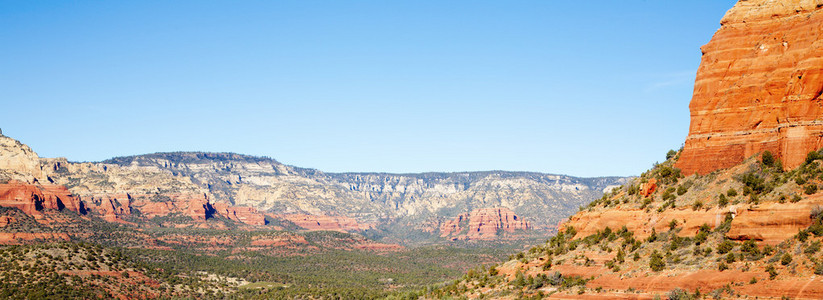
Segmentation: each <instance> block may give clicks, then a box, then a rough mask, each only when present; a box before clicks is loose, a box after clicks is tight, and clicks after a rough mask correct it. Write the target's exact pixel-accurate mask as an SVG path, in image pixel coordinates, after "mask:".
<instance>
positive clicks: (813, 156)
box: [806, 151, 820, 164]
mask: <svg viewBox="0 0 823 300" xmlns="http://www.w3.org/2000/svg"><path fill="white" fill-rule="evenodd" d="M819 158H820V154H819V153H817V151H811V152H809V153H807V154H806V163H807V164H810V163H812V162H813V161H815V160H817V159H819Z"/></svg>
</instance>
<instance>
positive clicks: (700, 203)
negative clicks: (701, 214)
mask: <svg viewBox="0 0 823 300" xmlns="http://www.w3.org/2000/svg"><path fill="white" fill-rule="evenodd" d="M701 208H703V201H700V200H694V204H692V210H699V209H701Z"/></svg>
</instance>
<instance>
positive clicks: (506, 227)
mask: <svg viewBox="0 0 823 300" xmlns="http://www.w3.org/2000/svg"><path fill="white" fill-rule="evenodd" d="M529 229H531V225H530V224H529V222H527V221H526V220H523V218H521V217H518V216H517V215H515V214H514V212H513V211H511V210H510V209H508V208H505V207H501V208H481V209H476V210H473V211H472V212H470V213H463V214H460V215H458V216H457V217H455V218H454V219H451V220H449V221H446V222H444V223H443V224H441V225H440V236H441V237H447V238H451V239H454V240H457V239H460V240H489V239H495V238H497V237H498V235H499V234H500V233H501V231H502V232H508V233H512V232H515V231H518V230H529Z"/></svg>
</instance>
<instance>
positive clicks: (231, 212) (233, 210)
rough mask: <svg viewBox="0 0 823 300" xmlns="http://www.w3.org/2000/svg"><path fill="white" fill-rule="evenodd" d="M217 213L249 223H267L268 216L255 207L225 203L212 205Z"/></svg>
mask: <svg viewBox="0 0 823 300" xmlns="http://www.w3.org/2000/svg"><path fill="white" fill-rule="evenodd" d="M212 206H213V207H214V210H215V211H217V214H219V215H221V216H224V217H226V218H227V219H229V220H233V221H237V222H243V223H246V224H249V225H266V218H265V216H263V214H261V213H259V212H258V211H257V209H256V208H253V207H238V206H229V205H228V204H225V203H215V204H214V205H212Z"/></svg>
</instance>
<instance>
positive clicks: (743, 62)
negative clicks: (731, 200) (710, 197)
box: [677, 0, 823, 175]
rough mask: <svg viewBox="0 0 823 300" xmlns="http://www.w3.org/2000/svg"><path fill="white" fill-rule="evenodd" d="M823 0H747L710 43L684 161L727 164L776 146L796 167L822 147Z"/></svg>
mask: <svg viewBox="0 0 823 300" xmlns="http://www.w3.org/2000/svg"><path fill="white" fill-rule="evenodd" d="M821 7H823V0H786V1H774V0H748V1H740V2H738V4H737V5H735V6H734V7H733V8H732V9H731V10H729V11H728V12H727V13H726V15H725V16H724V17H723V19H722V21H721V27H720V29H719V30H718V31H717V32H716V33H715V35H714V37H712V39H711V41H710V42H709V43H708V44H706V45H705V46H703V47H702V48H701V49H702V52H703V57H702V60H701V63H700V67H699V68H698V71H697V78H696V81H695V86H694V95H693V98H692V101H691V103H690V105H689V109H690V111H691V125H690V127H689V135H688V137H687V138H686V142H685V147H684V149H683V153H682V156H681V158H680V160H679V161H678V164H677V167H679V168H680V169H682V170H683V172H684V174H686V175H689V174H693V173H700V174H706V173H708V172H711V171H714V170H716V169H722V168H728V167H731V166H733V165H736V164H738V163H740V162H742V161H743V160H744V159H745V158H747V157H749V156H751V155H754V154H756V153H758V152H762V151H765V150H769V151H771V152H772V153H775V154H776V155H777V157H779V158H781V159H782V161H783V163H784V165H785V167H786V168H788V169H792V168H794V167H797V166H798V165H800V163H801V162H803V160H804V158H805V156H806V153H807V152H809V151H812V150H817V149H820V148H821V147H823V118H821V117H822V116H823V8H821Z"/></svg>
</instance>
